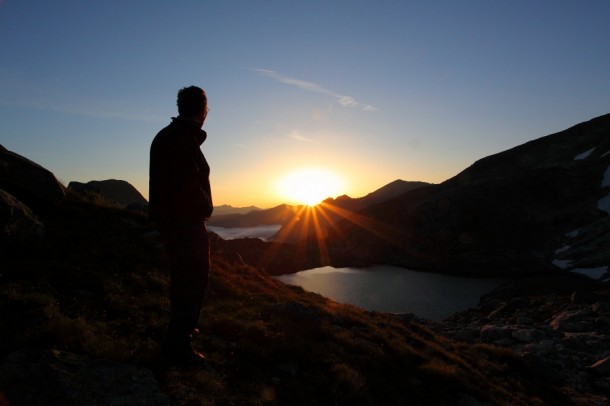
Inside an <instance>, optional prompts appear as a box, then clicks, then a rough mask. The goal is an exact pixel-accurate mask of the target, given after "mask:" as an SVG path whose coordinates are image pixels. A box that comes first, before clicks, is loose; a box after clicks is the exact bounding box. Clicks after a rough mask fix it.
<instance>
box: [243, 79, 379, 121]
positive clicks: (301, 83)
mask: <svg viewBox="0 0 610 406" xmlns="http://www.w3.org/2000/svg"><path fill="white" fill-rule="evenodd" d="M254 71H256V72H258V73H259V74H261V75H263V76H266V77H269V78H271V79H274V80H276V81H278V82H280V83H284V84H287V85H291V86H296V87H298V88H300V89H303V90H307V91H309V92H316V93H322V94H326V95H328V96H330V97H333V98H335V99H337V103H339V104H340V105H342V106H344V107H350V108H360V109H362V110H366V111H375V110H379V109H378V108H377V107H375V106H372V105H370V104H363V103H359V102H357V101H356V100H355V99H354V98H353V97H351V96H346V95H342V94H339V93H335V92H333V91H332V90H330V89H327V88H325V87H323V86H320V85H318V84H316V83H313V82H307V81H305V80H300V79H295V78H291V77H288V76H284V75H282V74H280V73H278V72H276V71H274V70H268V69H254Z"/></svg>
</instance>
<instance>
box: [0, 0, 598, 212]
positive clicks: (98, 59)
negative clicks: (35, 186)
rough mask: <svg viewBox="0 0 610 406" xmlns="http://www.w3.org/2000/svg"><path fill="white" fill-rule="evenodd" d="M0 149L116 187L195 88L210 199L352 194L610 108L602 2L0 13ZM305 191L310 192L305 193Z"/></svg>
mask: <svg viewBox="0 0 610 406" xmlns="http://www.w3.org/2000/svg"><path fill="white" fill-rule="evenodd" d="M0 38H2V39H3V40H2V41H0V55H1V58H0V144H2V145H4V146H5V147H6V148H8V149H9V150H12V151H14V152H17V153H19V154H21V155H24V156H26V157H28V158H29V159H31V160H34V161H36V162H38V163H40V164H41V165H43V166H45V167H46V168H48V169H49V170H51V171H53V172H54V173H55V174H56V176H57V177H58V178H59V179H61V180H62V181H63V182H64V183H67V182H69V181H73V180H75V181H81V182H86V181H89V180H102V179H111V178H114V179H124V180H127V181H129V182H130V183H132V184H133V185H134V186H136V187H137V188H138V189H139V190H140V191H141V192H142V193H143V194H144V196H146V197H147V195H148V187H147V183H148V152H149V146H150V142H151V141H152V138H153V137H154V135H155V134H156V133H157V132H158V131H159V130H160V129H161V128H162V127H163V126H165V125H166V124H167V123H169V121H170V118H171V117H172V116H175V115H176V108H175V98H176V92H177V90H178V89H179V88H181V87H183V86H188V85H191V84H195V85H199V86H201V87H203V88H204V89H205V90H206V92H207V93H208V97H209V102H210V114H209V116H208V119H207V121H206V124H205V127H204V129H206V130H207V131H208V141H206V143H205V144H204V148H203V150H204V153H205V154H206V157H207V159H208V161H209V162H210V165H211V166H212V176H211V179H212V187H213V192H214V198H215V203H216V204H231V205H234V206H246V205H250V204H254V205H258V206H260V207H271V206H274V205H276V204H279V203H296V201H290V196H288V195H286V194H282V191H281V190H279V191H278V190H277V187H278V180H279V179H280V178H282V177H284V178H285V177H286V176H289V175H290V174H291V173H295V172H297V171H301V172H299V173H302V169H303V168H317V169H319V170H322V171H326V172H325V173H328V174H329V176H332V177H334V178H337V179H340V181H339V182H336V183H333V185H335V186H334V187H335V190H336V191H335V192H333V193H332V194H334V195H340V194H348V195H350V196H352V197H358V196H363V195H365V194H367V193H369V192H371V191H373V190H375V189H377V188H379V187H381V186H383V185H385V184H387V183H389V182H391V181H393V180H395V179H399V178H400V179H405V180H421V181H428V182H434V183H437V182H442V181H443V180H445V179H448V178H450V177H452V176H453V175H455V174H457V173H458V172H460V171H461V170H463V169H465V168H466V167H468V166H469V165H470V164H472V163H473V162H474V161H476V160H477V159H480V158H482V157H484V156H487V155H490V154H493V153H496V152H500V151H503V150H506V149H508V148H511V147H513V146H516V145H519V144H521V143H523V142H526V141H529V140H532V139H535V138H539V137H542V136H545V135H548V134H551V133H553V132H557V131H560V130H563V129H565V128H568V127H570V126H572V125H575V124H577V123H579V122H582V121H586V120H589V119H591V118H593V117H596V116H599V115H602V114H606V113H610V2H609V1H607V0H590V1H589V0H587V1H557V0H555V1H550V0H549V1H544V0H540V1H510V2H500V1H460V2H456V1H408V0H403V1H384V0H381V1H375V2H373V1H328V0H326V1H317V0H312V1H275V0H260V1H258V0H249V1H237V0H235V1H221V0H218V1H180V2H179V1H176V2H169V1H128V2H126V1H97V2H93V1H75V0H74V1H63V0H55V1H52V2H51V1H35V0H32V1H28V0H20V1H17V0H4V1H2V0H0ZM304 187H312V186H310V185H306V186H304Z"/></svg>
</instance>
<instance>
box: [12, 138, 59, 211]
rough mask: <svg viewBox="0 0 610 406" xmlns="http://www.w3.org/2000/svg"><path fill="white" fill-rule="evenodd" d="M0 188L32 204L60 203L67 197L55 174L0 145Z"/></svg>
mask: <svg viewBox="0 0 610 406" xmlns="http://www.w3.org/2000/svg"><path fill="white" fill-rule="evenodd" d="M0 189H4V190H5V191H7V192H9V193H10V194H12V195H13V196H15V197H16V198H17V199H19V200H21V201H23V202H25V203H26V204H30V203H31V202H32V201H42V202H43V203H44V204H58V203H61V202H62V201H63V200H64V198H65V197H66V193H65V189H64V187H63V186H62V185H61V183H59V181H58V180H57V178H56V177H55V175H53V173H51V172H50V171H48V170H47V169H45V168H43V167H42V166H40V165H38V164H37V163H35V162H32V161H30V160H29V159H27V158H24V157H22V156H21V155H19V154H16V153H14V152H11V151H9V150H7V149H6V148H4V147H3V146H2V145H0Z"/></svg>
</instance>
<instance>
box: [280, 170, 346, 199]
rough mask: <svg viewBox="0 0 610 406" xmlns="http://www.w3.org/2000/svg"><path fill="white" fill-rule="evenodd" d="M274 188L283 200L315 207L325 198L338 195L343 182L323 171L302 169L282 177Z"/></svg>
mask: <svg viewBox="0 0 610 406" xmlns="http://www.w3.org/2000/svg"><path fill="white" fill-rule="evenodd" d="M275 186H276V190H277V193H278V194H279V195H280V196H281V197H283V198H284V199H287V200H289V201H290V202H294V203H298V204H306V205H309V206H315V205H316V204H318V203H320V202H321V201H322V200H324V199H326V198H327V197H336V196H337V195H338V194H340V192H341V190H342V189H343V181H342V180H341V179H340V178H339V177H338V176H337V175H335V174H334V173H332V172H330V171H328V170H325V169H320V168H303V169H298V170H296V171H294V172H290V173H288V174H286V175H284V176H282V177H281V178H279V179H278V180H277V182H276V185H275Z"/></svg>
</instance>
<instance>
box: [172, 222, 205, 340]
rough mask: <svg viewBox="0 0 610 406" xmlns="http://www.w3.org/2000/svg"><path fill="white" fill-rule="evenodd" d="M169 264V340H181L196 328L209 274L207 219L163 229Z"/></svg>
mask: <svg viewBox="0 0 610 406" xmlns="http://www.w3.org/2000/svg"><path fill="white" fill-rule="evenodd" d="M161 232H162V235H163V237H164V239H165V247H166V250H167V255H168V259H169V265H170V305H171V316H170V322H169V327H168V341H176V342H181V341H183V340H184V339H186V338H187V337H188V338H190V336H191V334H192V333H193V332H194V331H195V329H196V328H197V324H198V322H199V315H200V313H201V307H202V306H203V299H204V297H205V291H206V289H207V286H208V279H209V274H210V244H209V239H208V232H207V229H206V226H205V223H203V222H202V223H201V224H171V225H168V226H166V227H163V229H162V231H161Z"/></svg>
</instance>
